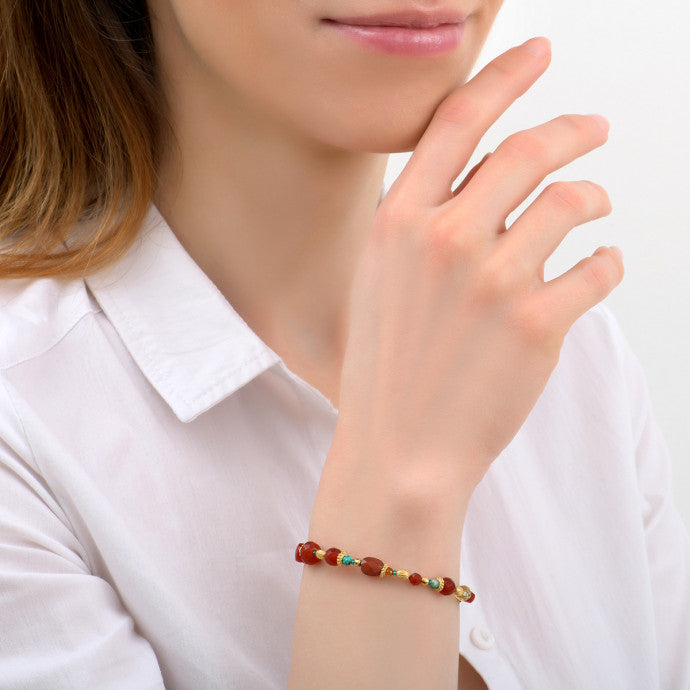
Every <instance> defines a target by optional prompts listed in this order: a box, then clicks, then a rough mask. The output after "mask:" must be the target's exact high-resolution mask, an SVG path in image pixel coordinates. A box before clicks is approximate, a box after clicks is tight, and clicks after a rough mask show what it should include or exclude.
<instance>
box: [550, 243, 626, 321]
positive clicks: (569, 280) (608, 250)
mask: <svg viewBox="0 0 690 690" xmlns="http://www.w3.org/2000/svg"><path fill="white" fill-rule="evenodd" d="M624 273H625V268H624V266H623V259H622V257H621V256H620V255H619V254H618V253H617V252H616V250H615V249H613V248H612V247H599V248H598V249H597V250H596V251H595V252H594V253H593V254H592V256H588V257H586V258H584V259H582V261H579V262H578V263H576V264H575V265H574V266H573V267H572V268H571V269H570V270H568V271H566V272H565V273H563V274H562V275H560V276H558V277H557V278H554V279H553V280H550V281H548V282H547V283H545V285H544V288H543V290H542V291H541V295H540V296H539V301H540V304H541V305H542V308H543V309H544V310H545V311H546V312H547V313H549V314H552V315H553V318H554V319H556V321H557V322H558V323H556V324H553V325H554V326H556V327H557V328H560V329H561V330H562V332H563V333H565V332H566V331H567V330H568V329H569V328H570V327H571V325H572V324H573V323H574V322H575V320H576V319H578V318H580V316H582V315H583V314H584V313H585V312H586V311H588V310H589V309H591V308H592V307H594V306H595V305H597V304H599V302H601V301H602V300H603V299H604V298H605V297H607V296H608V295H609V293H610V292H611V291H612V290H613V288H615V287H616V286H617V285H618V284H619V283H620V282H621V281H622V280H623V275H624Z"/></svg>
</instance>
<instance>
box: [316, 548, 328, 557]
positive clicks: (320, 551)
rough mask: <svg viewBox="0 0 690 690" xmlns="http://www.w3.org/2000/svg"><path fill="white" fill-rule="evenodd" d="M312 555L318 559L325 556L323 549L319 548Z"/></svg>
mask: <svg viewBox="0 0 690 690" xmlns="http://www.w3.org/2000/svg"><path fill="white" fill-rule="evenodd" d="M314 555H315V556H316V557H317V558H319V559H320V560H323V559H324V558H325V556H326V552H325V551H324V550H323V549H319V550H318V551H317V552H316V553H315V554H314Z"/></svg>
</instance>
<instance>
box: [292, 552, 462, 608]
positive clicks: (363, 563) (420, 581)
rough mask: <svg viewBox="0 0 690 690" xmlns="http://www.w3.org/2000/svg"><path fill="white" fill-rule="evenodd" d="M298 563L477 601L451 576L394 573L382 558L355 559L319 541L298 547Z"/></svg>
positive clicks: (459, 600)
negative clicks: (322, 565)
mask: <svg viewBox="0 0 690 690" xmlns="http://www.w3.org/2000/svg"><path fill="white" fill-rule="evenodd" d="M295 560H296V561H297V562H298V563H306V564H307V565H314V564H316V563H320V562H321V561H326V563H328V565H335V566H338V565H344V566H348V565H354V566H356V567H358V568H360V569H361V571H362V572H363V573H364V574H365V575H370V576H371V577H391V576H394V577H398V578H400V579H401V580H408V581H409V583H410V584H411V585H427V586H428V587H429V588H430V589H432V590H434V591H436V592H438V593H439V594H445V595H449V594H453V595H455V598H456V599H457V600H458V602H462V601H466V602H467V603H469V602H471V601H474V592H473V591H472V590H471V589H470V588H469V587H467V586H466V585H460V586H459V587H456V586H455V582H453V580H451V579H450V578H449V577H434V578H432V579H429V578H428V577H422V576H421V575H420V574H419V573H412V574H411V575H410V573H408V572H407V570H393V568H391V567H390V566H389V565H388V563H384V562H383V561H381V560H380V559H378V558H374V557H373V556H367V557H366V558H361V559H360V558H353V557H352V556H350V554H348V553H347V551H341V550H340V549H337V548H332V549H327V550H325V551H324V550H323V549H322V548H321V547H320V546H319V545H318V544H317V543H316V542H313V541H307V542H304V543H302V542H300V543H299V544H297V548H296V549H295Z"/></svg>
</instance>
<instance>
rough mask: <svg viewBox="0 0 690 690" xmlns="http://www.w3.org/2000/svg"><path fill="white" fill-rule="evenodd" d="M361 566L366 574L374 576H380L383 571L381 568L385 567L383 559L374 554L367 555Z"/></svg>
mask: <svg viewBox="0 0 690 690" xmlns="http://www.w3.org/2000/svg"><path fill="white" fill-rule="evenodd" d="M360 568H361V569H362V572H363V573H364V574H365V575H371V576H372V577H378V576H379V575H380V573H381V568H383V561H380V560H379V559H378V558H374V557H373V556H367V557H366V558H363V559H362V562H361V564H360Z"/></svg>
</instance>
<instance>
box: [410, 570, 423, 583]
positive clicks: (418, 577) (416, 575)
mask: <svg viewBox="0 0 690 690" xmlns="http://www.w3.org/2000/svg"><path fill="white" fill-rule="evenodd" d="M410 584H411V585H421V584H422V576H421V575H420V574H419V573H412V575H410Z"/></svg>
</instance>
